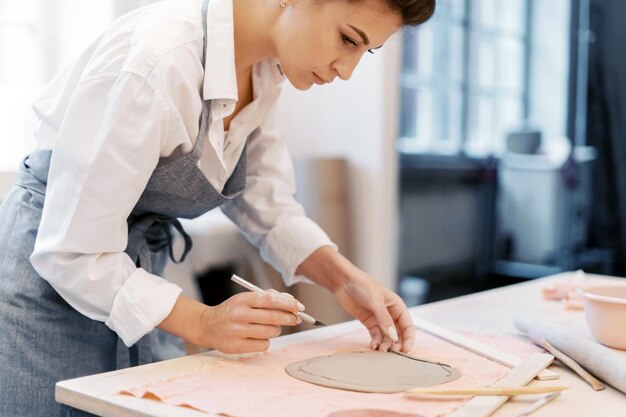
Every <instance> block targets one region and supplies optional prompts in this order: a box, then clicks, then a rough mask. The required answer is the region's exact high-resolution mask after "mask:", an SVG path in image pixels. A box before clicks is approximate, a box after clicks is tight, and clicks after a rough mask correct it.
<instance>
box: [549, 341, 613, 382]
mask: <svg viewBox="0 0 626 417" xmlns="http://www.w3.org/2000/svg"><path fill="white" fill-rule="evenodd" d="M541 347H543V348H544V349H545V350H547V351H548V352H550V353H551V354H552V355H554V356H555V357H556V358H557V359H558V360H560V361H561V362H563V363H564V364H565V365H567V366H569V367H570V368H571V369H572V371H574V372H576V373H577V374H578V375H579V376H580V377H581V378H582V379H584V380H585V381H586V382H587V383H588V384H589V385H591V387H592V388H593V389H594V390H596V391H601V390H603V389H604V388H606V387H605V386H604V384H603V383H602V382H601V381H599V380H598V379H597V378H596V377H594V376H593V375H591V374H590V373H589V372H587V371H586V370H585V369H584V368H583V367H582V366H580V365H579V364H578V363H577V362H576V361H575V360H574V359H572V358H570V357H569V356H567V355H566V354H565V353H563V352H561V351H560V350H558V349H557V348H555V347H554V346H552V345H551V344H550V343H549V342H548V341H547V340H546V339H542V340H541Z"/></svg>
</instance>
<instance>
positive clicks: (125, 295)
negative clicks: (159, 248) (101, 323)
mask: <svg viewBox="0 0 626 417" xmlns="http://www.w3.org/2000/svg"><path fill="white" fill-rule="evenodd" d="M181 292H182V289H181V288H180V287H178V286H177V285H175V284H172V283H171V282H169V281H167V280H165V279H163V278H161V277H158V276H156V275H153V274H150V273H148V272H147V271H146V270H145V269H141V268H138V269H137V270H136V271H135V272H133V273H132V274H131V275H130V277H128V280H127V281H126V282H125V283H124V286H123V287H122V288H121V289H120V290H119V291H118V293H117V295H116V296H115V299H114V300H113V307H112V308H111V313H110V315H109V318H108V319H107V321H106V322H105V324H106V325H107V326H108V327H109V328H110V329H111V330H113V331H114V332H115V333H117V335H118V336H119V337H120V339H122V341H123V342H124V344H125V345H126V346H128V347H130V346H132V345H134V344H135V343H136V342H137V341H138V340H139V339H141V338H142V337H143V336H144V335H146V334H147V333H150V332H151V331H152V330H153V329H154V328H155V327H156V326H158V325H159V324H160V323H161V322H162V321H163V320H164V319H165V318H166V317H167V316H168V315H169V314H170V312H171V311H172V309H173V308H174V304H175V303H176V300H177V299H178V296H179V295H180V293H181Z"/></svg>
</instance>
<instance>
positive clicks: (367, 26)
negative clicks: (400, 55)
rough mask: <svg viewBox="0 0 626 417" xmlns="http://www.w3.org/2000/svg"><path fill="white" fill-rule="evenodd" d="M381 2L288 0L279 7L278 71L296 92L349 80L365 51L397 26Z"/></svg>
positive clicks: (276, 35) (398, 21)
mask: <svg viewBox="0 0 626 417" xmlns="http://www.w3.org/2000/svg"><path fill="white" fill-rule="evenodd" d="M401 25H402V21H401V19H400V16H398V15H397V14H396V13H394V12H392V11H390V10H389V9H388V8H387V7H386V5H385V4H384V2H383V1H382V0H362V1H356V2H349V1H347V0H291V1H288V6H287V7H285V8H284V9H282V10H281V13H280V16H279V18H278V21H277V24H276V26H275V28H276V30H275V32H274V34H273V35H274V36H273V38H274V46H275V48H276V52H277V55H278V59H279V61H280V65H281V67H282V69H283V72H284V73H285V75H286V76H287V78H288V79H289V81H290V82H291V84H293V86H294V87H296V88H297V89H299V90H307V89H309V88H310V87H311V86H312V85H313V84H324V83H325V82H332V81H333V80H334V79H335V78H336V77H339V78H341V79H342V80H348V79H349V78H350V77H351V76H352V71H354V68H355V67H356V65H357V64H358V63H359V61H360V60H361V57H362V56H363V54H364V53H367V52H368V50H372V49H376V48H378V47H380V46H382V45H383V44H384V43H385V41H386V40H387V38H389V36H391V35H392V34H394V33H395V32H396V31H397V30H398V29H400V27H401Z"/></svg>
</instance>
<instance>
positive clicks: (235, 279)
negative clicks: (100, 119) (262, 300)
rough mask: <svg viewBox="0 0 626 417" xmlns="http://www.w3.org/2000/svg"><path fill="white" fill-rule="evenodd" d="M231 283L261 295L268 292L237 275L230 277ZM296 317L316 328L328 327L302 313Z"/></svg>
mask: <svg viewBox="0 0 626 417" xmlns="http://www.w3.org/2000/svg"><path fill="white" fill-rule="evenodd" d="M230 279H231V281H233V282H234V283H235V284H239V285H241V286H242V287H244V288H245V289H247V290H250V291H252V292H256V293H259V294H265V293H266V292H267V291H265V290H264V289H262V288H259V287H257V286H256V285H254V284H252V283H251V282H248V281H246V280H245V279H243V278H241V277H240V276H237V275H235V274H233V276H232V277H230ZM296 316H298V317H300V318H301V319H302V321H306V322H307V323H310V324H312V325H314V326H326V325H325V324H324V323H322V322H321V321H319V320H316V319H315V318H314V317H311V316H309V315H308V314H306V313H304V312H302V311H300V312H298V313H296Z"/></svg>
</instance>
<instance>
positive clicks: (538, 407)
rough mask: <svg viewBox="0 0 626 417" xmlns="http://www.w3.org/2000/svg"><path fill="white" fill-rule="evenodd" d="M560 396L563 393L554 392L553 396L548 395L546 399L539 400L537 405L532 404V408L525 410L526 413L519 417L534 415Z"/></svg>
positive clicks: (523, 412)
mask: <svg viewBox="0 0 626 417" xmlns="http://www.w3.org/2000/svg"><path fill="white" fill-rule="evenodd" d="M560 394H561V391H556V392H553V393H552V394H549V395H546V396H545V397H543V398H541V399H540V400H538V401H537V402H536V403H534V404H532V405H531V406H530V407H528V408H526V409H524V411H522V413H521V414H520V415H519V416H517V417H524V416H528V415H530V414H532V413H534V412H535V411H536V410H538V409H540V408H541V407H543V406H544V405H546V404H547V403H548V402H550V401H552V400H554V399H555V398H556V397H558V396H559V395H560Z"/></svg>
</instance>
